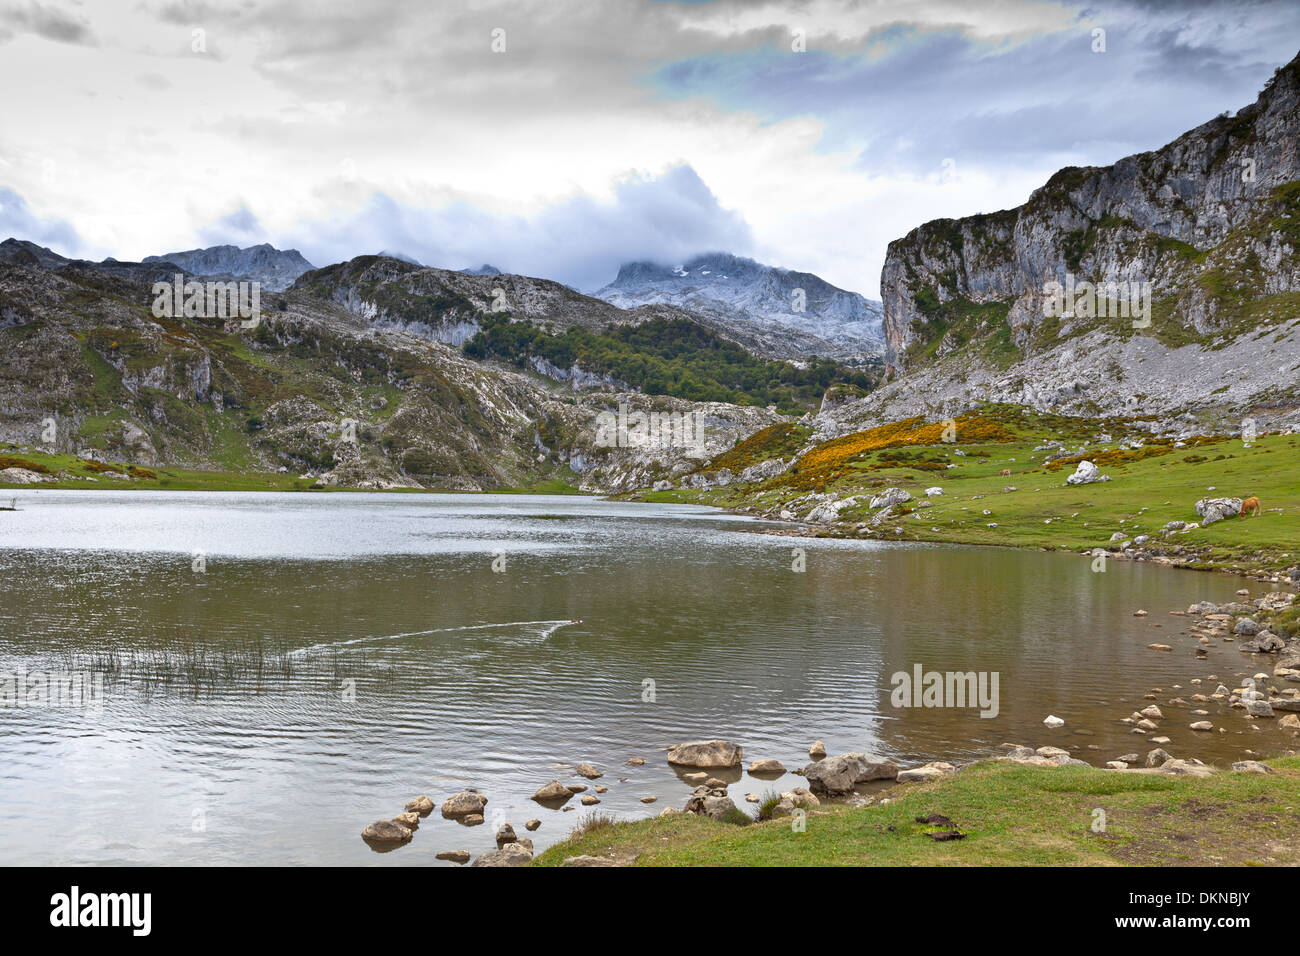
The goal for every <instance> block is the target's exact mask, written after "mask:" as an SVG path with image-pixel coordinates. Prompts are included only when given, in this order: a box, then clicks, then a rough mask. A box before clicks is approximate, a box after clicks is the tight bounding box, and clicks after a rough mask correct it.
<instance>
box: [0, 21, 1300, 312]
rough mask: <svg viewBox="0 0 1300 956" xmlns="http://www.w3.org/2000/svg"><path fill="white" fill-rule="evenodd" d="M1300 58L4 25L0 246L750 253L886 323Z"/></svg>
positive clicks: (320, 27)
mask: <svg viewBox="0 0 1300 956" xmlns="http://www.w3.org/2000/svg"><path fill="white" fill-rule="evenodd" d="M1097 31H1104V32H1103V33H1098V32H1097ZM1103 45H1104V50H1101V49H1098V47H1101V46H1103ZM1297 52H1300V3H1296V2H1294V0H1281V2H1258V3H1241V2H1238V3H1226V2H1184V3H1162V2H1155V0H1145V2H1134V0H1130V2H1122V3H1110V2H1105V0H1103V2H1089V3H1071V2H1042V0H859V2H849V0H839V2H835V0H802V2H798V0H782V2H765V0H706V2H685V0H668V2H656V0H604V2H599V3H592V2H588V0H540V2H527V0H510V2H489V0H481V2H470V0H465V2H450V0H446V2H438V3H428V2H399V0H286V2H278V3H275V2H253V0H243V2H230V3H207V2H200V0H171V2H155V0H93V2H84V3H82V2H75V0H66V2H57V0H49V2H40V0H0V90H3V91H4V92H3V93H0V101H2V102H3V109H2V110H0V116H3V122H0V238H2V237H4V236H8V235H14V236H18V237H19V238H25V239H31V240H33V241H35V242H38V243H40V244H42V245H48V246H50V247H51V248H53V249H55V250H56V251H58V252H61V253H63V254H65V255H77V256H83V257H87V258H102V257H104V256H108V255H112V256H115V257H117V258H119V259H139V258H140V257H143V256H145V255H151V254H157V253H163V252H168V251H173V250H179V249H188V248H192V247H194V246H199V245H211V244H215V243H220V242H232V243H237V244H240V245H249V244H252V243H257V242H264V241H269V242H271V243H273V244H275V245H277V246H279V247H281V248H289V247H292V248H297V249H299V250H301V251H302V253H303V254H304V255H305V256H307V258H308V259H310V260H311V261H312V262H313V263H315V264H317V265H325V264H328V263H331V262H336V261H339V260H342V259H346V258H349V257H351V256H354V255H360V254H364V253H373V252H378V251H380V250H394V251H400V252H404V253H406V254H408V255H410V256H413V257H415V258H417V259H419V260H420V261H422V262H425V263H428V264H430V265H438V266H445V267H448V268H462V267H465V266H470V265H478V264H480V263H483V262H490V263H492V264H495V265H497V266H499V267H500V268H502V269H505V270H507V271H512V272H519V273H524V274H528V275H539V276H546V277H550V278H555V279H559V280H560V281H563V282H567V283H569V284H570V285H574V286H576V287H578V288H581V289H584V290H588V291H589V290H593V289H595V288H597V287H599V286H600V285H603V284H604V283H606V282H608V281H610V280H611V279H612V278H613V276H614V273H615V271H616V270H617V267H618V264H619V263H620V262H621V261H625V260H629V259H637V258H646V259H654V260H657V261H661V262H665V263H669V264H672V263H676V262H680V261H681V260H682V259H684V258H686V257H687V256H689V255H690V254H692V253H695V252H700V251H710V250H726V251H729V252H735V253H738V254H741V255H749V256H753V257H754V258H757V259H759V260H760V261H763V262H768V263H771V264H773V265H781V266H786V267H789V268H797V269H804V270H808V271H812V272H816V273H818V274H819V275H821V276H823V277H824V278H826V279H828V280H829V281H831V282H834V283H835V284H837V285H840V286H843V287H845V288H849V289H854V290H856V291H860V292H863V293H865V294H867V295H869V296H872V297H875V296H876V295H877V293H878V286H879V278H880V267H881V264H882V261H883V258H884V253H885V247H886V245H887V244H888V243H889V241H890V240H891V239H894V238H897V237H899V236H902V235H904V234H905V233H906V232H907V231H908V230H910V229H911V228H912V227H914V226H916V225H917V224H919V223H921V222H924V221H926V220H928V219H933V218H936V217H940V216H962V215H968V214H971V213H975V212H987V211H991V210H995V209H1002V208H1006V207H1009V206H1014V205H1017V204H1018V203H1021V202H1023V201H1024V200H1025V199H1026V198H1027V197H1028V195H1029V193H1030V191H1031V190H1032V189H1034V188H1035V187H1036V186H1038V185H1041V184H1042V182H1043V181H1044V180H1045V179H1046V178H1047V177H1048V176H1049V175H1050V174H1051V173H1052V172H1054V171H1055V170H1057V169H1058V168H1060V167H1062V166H1066V165H1086V164H1104V163H1109V162H1112V161H1114V160H1116V159H1118V158H1119V157H1121V156H1124V155H1127V154H1129V153H1133V152H1137V151H1140V150H1144V149H1151V148H1154V147H1157V146H1160V145H1162V144H1164V143H1166V142H1168V141H1169V140H1171V139H1173V138H1175V137H1176V136H1178V135H1179V134H1180V133H1182V132H1183V131H1185V130H1186V129H1189V128H1191V127H1193V126H1196V125H1198V124H1200V123H1201V122H1204V121H1205V120H1207V119H1209V118H1210V117H1212V116H1214V115H1215V114H1217V113H1220V112H1222V111H1224V110H1232V111H1235V110H1237V109H1238V108H1240V107H1242V106H1244V105H1246V104H1247V103H1250V102H1252V101H1253V100H1254V99H1255V97H1256V95H1257V94H1258V91H1259V89H1260V88H1261V86H1262V85H1263V83H1264V82H1265V80H1267V78H1268V77H1269V75H1270V74H1271V73H1272V72H1273V70H1274V69H1276V68H1277V67H1278V66H1280V65H1282V64H1283V63H1285V62H1287V61H1288V60H1290V59H1291V58H1292V57H1294V56H1295V55H1296V53H1297Z"/></svg>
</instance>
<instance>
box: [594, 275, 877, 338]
mask: <svg viewBox="0 0 1300 956" xmlns="http://www.w3.org/2000/svg"><path fill="white" fill-rule="evenodd" d="M596 295H597V296H598V297H599V298H601V299H604V300H605V301H607V302H611V303H613V304H614V305H617V306H619V307H621V308H633V307H635V306H638V305H648V304H652V303H663V304H668V305H675V306H679V307H681V308H684V309H689V310H690V311H692V312H696V313H699V314H700V315H701V316H703V317H706V319H707V320H708V321H709V323H710V325H711V327H712V328H714V329H715V330H717V331H720V332H723V333H725V334H728V337H730V338H733V339H734V340H735V341H738V342H740V343H741V344H743V345H745V346H746V347H747V348H750V349H751V350H753V351H756V352H758V353H759V354H762V355H765V356H768V357H771V358H794V359H799V358H812V357H818V356H820V357H826V358H835V359H840V360H851V359H864V358H870V357H875V356H878V355H879V354H880V351H881V330H880V323H881V307H880V303H878V302H873V301H871V300H870V299H867V298H865V297H863V296H861V295H858V294H857V293H856V292H847V291H845V290H844V289H839V288H836V287H835V286H833V285H831V284H830V283H829V282H827V281H825V280H824V279H821V278H819V277H818V276H815V275H813V274H811V273H808V272H793V271H790V270H788V269H778V268H774V267H772V266H766V265H762V264H761V263H758V262H755V261H754V260H753V259H744V258H741V257H739V256H733V255H728V254H726V253H720V252H718V253H708V254H706V255H700V256H696V257H695V258H693V259H691V260H689V261H688V262H686V263H683V264H682V265H679V266H665V265H659V264H656V263H652V262H629V263H625V264H624V265H623V266H622V267H620V268H619V270H618V276H617V277H616V278H615V279H614V281H613V282H611V283H610V284H609V285H607V286H605V287H604V288H603V289H601V290H600V291H599V292H597V293H596ZM800 296H801V297H802V302H801V303H800V304H801V305H802V311H798V310H797V307H796V301H797V300H798V299H799V297H800Z"/></svg>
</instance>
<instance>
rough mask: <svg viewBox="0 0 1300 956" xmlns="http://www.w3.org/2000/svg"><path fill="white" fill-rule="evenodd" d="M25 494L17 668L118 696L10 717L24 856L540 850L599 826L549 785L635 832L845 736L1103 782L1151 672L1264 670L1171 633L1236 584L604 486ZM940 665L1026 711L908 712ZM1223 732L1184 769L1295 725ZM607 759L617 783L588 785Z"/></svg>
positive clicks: (3, 538)
mask: <svg viewBox="0 0 1300 956" xmlns="http://www.w3.org/2000/svg"><path fill="white" fill-rule="evenodd" d="M17 494H18V499H19V501H18V505H19V508H21V509H22V510H20V511H17V512H4V513H0V673H4V674H8V675H16V674H17V673H18V672H19V671H20V670H22V671H25V672H26V673H27V674H28V675H30V676H31V677H32V678H33V680H34V679H35V676H36V675H38V674H42V673H43V674H58V673H67V672H75V671H86V672H90V673H92V674H96V673H97V674H100V675H102V676H101V678H100V679H101V680H102V696H101V697H97V698H95V699H94V701H92V702H91V703H90V705H89V706H84V705H83V706H54V704H56V703H57V701H52V700H49V699H48V694H47V695H46V696H45V697H42V696H41V695H40V694H39V693H38V694H37V695H36V696H35V698H34V699H33V700H29V701H28V703H29V704H30V706H3V707H0V774H2V775H3V785H0V862H3V863H6V864H90V863H95V864H114V863H120V864H196V865H210V864H233V863H242V864H313V863H322V864H370V865H384V866H392V865H403V864H414V865H430V864H433V863H434V862H435V861H434V854H435V853H437V852H439V851H442V850H451V849H459V848H464V849H468V850H470V851H471V852H473V853H475V854H478V853H480V852H484V851H486V850H488V849H494V848H495V847H494V844H493V831H494V826H493V823H494V822H499V821H500V820H502V819H504V820H509V821H510V822H511V823H513V824H514V826H515V829H516V830H517V831H518V832H519V833H520V834H521V835H523V834H524V831H523V823H524V821H525V820H527V819H529V818H532V817H538V818H540V819H541V820H542V821H543V824H542V827H541V828H540V829H539V830H538V831H537V832H536V833H533V834H529V835H530V836H531V837H532V838H533V840H534V841H535V843H536V844H537V848H538V850H539V851H540V850H541V849H542V848H543V847H545V846H547V845H549V844H551V843H553V842H556V841H557V840H560V839H563V838H564V837H565V836H567V835H568V833H569V831H570V830H571V829H572V828H573V827H574V826H576V825H577V823H578V820H579V819H580V818H581V817H583V816H584V814H585V813H586V812H588V811H586V810H585V808H576V804H577V803H578V801H577V799H574V800H573V801H571V802H570V805H571V806H575V809H574V810H573V811H571V812H563V811H559V810H550V809H545V808H543V807H541V806H539V805H537V804H535V803H533V802H532V801H531V800H529V799H528V797H529V796H530V795H531V794H532V793H533V792H534V791H535V790H536V789H537V788H538V787H539V786H541V785H542V784H544V783H546V782H548V781H550V780H552V779H555V778H559V779H561V780H563V781H565V782H566V783H599V784H600V785H602V786H608V787H609V792H608V793H605V794H603V795H601V804H600V806H599V807H598V809H599V810H601V811H606V812H609V813H613V814H616V815H619V816H622V817H637V816H646V815H650V814H655V813H658V812H660V811H661V810H662V809H663V808H664V807H666V806H675V807H681V806H682V804H683V803H684V802H685V800H686V797H687V795H688V794H689V791H690V787H689V786H688V785H687V784H686V783H684V782H683V781H682V780H681V779H679V777H678V775H677V774H676V773H674V771H673V770H672V769H671V768H669V767H668V765H667V763H666V761H665V759H664V749H663V748H664V747H666V746H667V745H669V744H671V743H675V742H678V741H684V740H696V739H702V738H705V739H707V738H714V737H725V738H728V739H732V740H735V741H737V742H738V743H740V744H741V745H742V746H743V747H744V749H745V764H746V765H748V763H749V762H750V761H751V760H757V759H762V758H769V757H770V758H776V759H778V760H781V761H782V762H783V763H784V764H785V765H786V767H787V768H794V767H800V766H803V765H804V764H806V763H807V762H808V757H807V750H808V746H809V744H811V743H812V741H813V740H815V739H819V738H820V739H822V740H824V741H825V742H826V746H827V749H828V750H829V751H830V752H831V753H832V754H834V753H841V752H845V751H866V752H868V753H873V754H877V755H880V756H888V757H892V758H894V759H896V760H898V761H899V762H900V764H902V765H905V766H910V765H914V764H917V763H922V762H925V761H928V760H932V759H951V760H958V761H960V760H966V759H970V758H974V757H976V756H980V755H987V754H990V753H993V752H996V751H997V748H998V745H999V744H1001V743H1002V742H1004V741H1013V742H1023V743H1028V744H1030V745H1032V746H1039V745H1043V744H1053V745H1056V746H1062V747H1067V748H1077V754H1076V755H1077V756H1079V757H1080V758H1082V759H1085V760H1088V761H1089V762H1090V763H1094V764H1097V765H1100V764H1101V763H1103V762H1104V761H1106V760H1110V759H1114V758H1115V757H1118V756H1119V755H1121V754H1124V753H1127V752H1131V751H1138V752H1141V753H1143V754H1145V753H1146V751H1147V750H1149V749H1151V747H1152V746H1153V745H1152V744H1150V743H1149V742H1148V741H1147V740H1146V739H1145V738H1142V737H1138V736H1134V735H1133V734H1132V733H1131V728H1130V727H1129V726H1128V725H1125V724H1122V723H1120V722H1119V718H1122V717H1125V716H1127V715H1128V714H1129V713H1130V712H1131V711H1133V710H1135V709H1140V708H1141V707H1142V706H1144V705H1145V704H1146V703H1147V701H1144V700H1142V696H1143V694H1145V693H1147V692H1148V691H1149V690H1150V689H1151V688H1152V687H1160V688H1162V689H1163V692H1162V695H1161V700H1160V704H1161V706H1162V707H1164V706H1165V698H1167V697H1168V696H1172V695H1174V694H1183V695H1190V694H1191V693H1195V692H1196V688H1195V687H1194V686H1193V685H1192V684H1191V683H1190V681H1191V680H1192V679H1202V680H1204V679H1206V678H1207V677H1208V676H1209V675H1211V674H1218V675H1222V676H1224V677H1225V678H1227V677H1228V676H1229V675H1234V674H1243V673H1249V672H1251V670H1252V668H1251V667H1250V662H1249V661H1248V659H1247V658H1246V657H1245V656H1243V655H1241V654H1240V653H1239V652H1237V651H1236V650H1235V649H1234V648H1233V647H1232V646H1231V645H1224V646H1222V647H1214V648H1212V649H1211V651H1210V658H1209V660H1208V661H1202V662H1198V661H1195V660H1194V659H1193V658H1192V650H1191V648H1192V646H1193V642H1192V641H1191V639H1190V638H1188V637H1187V636H1185V635H1182V634H1180V631H1181V629H1182V628H1183V627H1184V626H1185V623H1186V620H1185V619H1184V618H1179V617H1171V616H1169V615H1168V612H1169V611H1170V610H1171V609H1185V608H1186V606H1187V605H1188V604H1190V603H1193V602H1195V601H1200V600H1214V601H1220V602H1221V601H1226V600H1230V599H1232V595H1233V592H1234V591H1235V589H1236V588H1238V587H1240V586H1241V582H1240V580H1238V579H1236V578H1232V577H1229V576H1227V575H1222V574H1215V575H1211V574H1201V573H1194V572H1189V571H1177V570H1173V569H1169V568H1161V567H1157V566H1152V565H1147V564H1133V563H1130V562H1123V561H1112V562H1110V563H1109V567H1108V569H1107V571H1106V572H1105V573H1100V574H1099V573H1093V572H1092V570H1091V563H1090V561H1088V560H1086V559H1084V558H1082V557H1079V556H1077V555H1069V554H1048V553H1039V552H1019V551H1012V550H1003V549H973V548H955V547H939V546H927V545H915V544H913V545H907V544H894V543H888V544H885V543H878V542H868V541H843V540H833V539H812V538H791V537H782V536H777V535H773V534H763V533H757V532H760V531H762V530H763V529H764V528H769V529H770V528H772V527H773V526H771V525H764V524H762V523H760V522H756V521H753V520H751V519H748V518H744V517H739V516H733V515H728V514H725V513H723V512H720V511H716V510H713V509H708V508H703V507H696V506H685V505H650V504H624V503H616V502H604V501H599V500H596V499H593V498H586V497H545V496H540V497H539V496H511V495H429V494H347V493H329V494H281V495H276V494H263V493H215V492H208V493H203V492H193V493H188V492H107V491H105V492H80V491H52V490H45V491H27V492H19V493H17ZM796 551H800V552H802V555H800V554H798V553H796ZM800 564H802V565H803V567H804V570H802V571H796V570H793V569H792V568H793V567H796V566H799V565H800ZM1138 608H1143V609H1146V610H1148V611H1149V612H1150V616H1149V617H1146V618H1140V617H1134V616H1133V612H1134V610H1136V609H1138ZM578 619H581V622H580V623H571V622H573V621H576V620H578ZM1153 641H1160V642H1164V643H1170V644H1174V645H1175V650H1174V652H1173V653H1158V652H1153V651H1150V650H1147V647H1146V646H1147V644H1149V643H1151V642H1153ZM918 664H919V665H921V667H922V668H923V670H925V671H939V672H947V671H960V672H968V671H975V672H987V673H990V674H991V673H995V672H996V673H997V675H998V680H999V685H998V686H999V700H998V708H997V714H996V716H994V717H988V718H985V717H981V716H980V712H979V710H978V709H977V708H974V707H970V706H967V707H942V708H924V707H914V708H899V707H895V706H893V705H892V704H891V700H890V694H891V691H892V690H893V685H892V683H891V676H892V675H893V674H895V673H897V672H906V673H909V674H910V673H911V672H912V671H913V669H914V667H915V666H916V665H918ZM92 682H93V678H92ZM1225 682H1227V683H1229V686H1235V685H1233V684H1232V683H1231V682H1230V681H1226V680H1225ZM1175 685H1177V686H1180V687H1181V688H1183V689H1182V690H1171V689H1170V688H1173V687H1174V686H1175ZM92 686H93V683H92ZM1213 688H1214V682H1210V684H1209V686H1208V687H1205V688H1203V689H1204V691H1205V692H1206V693H1210V692H1212V691H1213ZM1165 709H1166V712H1168V710H1169V708H1168V707H1166V708H1165ZM1210 709H1211V711H1212V713H1213V714H1214V716H1213V717H1211V719H1213V720H1216V723H1217V722H1218V718H1219V714H1220V709H1219V708H1218V706H1217V704H1216V705H1211V706H1210ZM1048 714H1055V715H1057V716H1060V717H1062V718H1063V719H1065V721H1066V725H1065V726H1064V727H1062V728H1059V729H1055V730H1050V729H1048V728H1046V727H1044V726H1043V724H1042V720H1043V718H1044V717H1045V716H1047V715H1048ZM1192 719H1195V718H1190V717H1188V718H1186V719H1184V715H1183V714H1181V713H1180V714H1178V715H1177V716H1171V717H1170V719H1169V720H1166V721H1165V722H1164V723H1165V725H1166V726H1164V727H1162V730H1163V732H1165V733H1167V734H1168V735H1169V736H1170V737H1171V738H1172V739H1173V742H1172V743H1170V744H1167V745H1165V747H1166V749H1168V750H1169V751H1170V752H1171V753H1173V754H1174V755H1175V756H1199V757H1202V758H1203V759H1206V760H1210V759H1214V760H1227V759H1240V756H1241V754H1242V752H1243V751H1244V750H1245V749H1246V748H1250V747H1255V748H1260V749H1267V746H1268V743H1269V741H1272V739H1273V734H1272V732H1271V731H1257V732H1253V733H1252V732H1251V731H1250V730H1249V727H1248V725H1247V722H1246V721H1245V720H1243V719H1241V718H1240V717H1237V716H1235V715H1231V714H1227V715H1225V716H1224V717H1223V723H1224V724H1225V725H1227V726H1229V727H1233V728H1240V729H1239V730H1234V731H1233V732H1230V733H1227V734H1213V735H1207V734H1201V735H1197V734H1194V733H1193V732H1191V731H1189V730H1187V729H1186V728H1187V723H1188V721H1190V720H1192ZM1263 738H1267V739H1266V740H1265V739H1263ZM1278 743H1279V744H1280V741H1279V742H1278ZM631 757H641V758H644V759H645V761H646V764H645V766H640V767H633V766H625V762H626V761H627V760H628V758H631ZM583 761H586V762H590V763H593V764H595V765H596V766H597V767H599V768H600V769H601V770H603V771H604V773H605V776H604V777H603V778H602V779H600V780H599V781H594V782H592V781H583V780H581V779H580V778H577V777H575V776H574V775H573V769H572V768H573V765H574V764H576V763H579V762H583ZM624 778H626V779H624ZM802 783H803V781H802V779H800V778H799V777H796V776H793V775H787V776H785V777H784V778H781V779H780V780H777V781H775V782H773V781H770V780H756V779H753V778H751V777H749V776H748V775H745V776H744V777H743V778H742V779H741V780H740V781H739V782H737V783H736V784H733V786H732V788H731V792H732V794H733V797H734V798H735V800H736V802H737V805H738V806H741V807H742V808H747V809H750V810H751V811H752V810H753V806H752V805H751V804H746V803H744V802H743V794H745V793H756V794H760V795H761V794H765V793H767V792H769V791H771V790H774V789H782V790H788V789H790V788H791V787H793V786H797V785H801V784H802ZM470 787H473V788H478V789H479V790H480V791H481V792H483V793H485V794H486V795H488V797H489V801H490V802H489V803H488V805H487V808H486V814H487V817H488V823H487V824H486V825H484V826H479V827H473V828H467V827H463V826H461V825H459V824H457V823H454V822H452V821H446V820H442V819H441V818H440V817H439V815H438V814H437V812H436V811H435V813H434V814H433V815H432V816H431V817H430V818H428V819H427V820H426V821H425V822H424V824H423V825H422V826H421V828H420V830H419V831H418V832H417V833H416V835H415V838H414V840H413V841H412V842H411V843H410V844H408V845H406V846H402V847H400V848H399V849H397V850H395V851H393V852H390V853H377V852H375V851H374V850H372V849H371V848H370V847H369V846H368V845H367V844H365V843H364V842H363V841H362V840H361V838H360V833H361V830H362V828H363V827H365V826H366V825H367V824H369V823H371V822H373V821H375V820H378V819H383V818H388V817H391V816H393V815H395V814H396V813H398V812H400V811H401V810H402V808H403V805H404V804H405V803H406V801H407V800H409V799H411V798H412V797H415V796H416V795H418V794H421V793H427V794H428V795H429V796H430V797H432V798H433V800H434V802H435V803H438V804H440V803H441V802H442V801H443V800H444V799H446V798H447V797H448V796H450V795H451V794H452V793H455V792H457V791H459V790H462V789H465V788H470ZM647 795H652V796H657V797H658V798H659V800H658V802H657V803H653V804H649V805H646V804H642V803H641V802H640V798H641V797H643V796H647Z"/></svg>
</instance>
